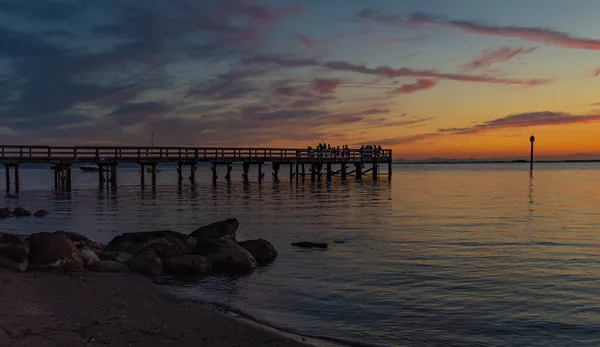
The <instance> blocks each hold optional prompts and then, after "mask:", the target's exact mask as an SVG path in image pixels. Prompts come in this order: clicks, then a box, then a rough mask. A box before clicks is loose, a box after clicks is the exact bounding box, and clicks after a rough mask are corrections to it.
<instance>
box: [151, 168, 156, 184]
mask: <svg viewBox="0 0 600 347" xmlns="http://www.w3.org/2000/svg"><path fill="white" fill-rule="evenodd" d="M151 168H152V186H153V187H156V163H152V166H151Z"/></svg>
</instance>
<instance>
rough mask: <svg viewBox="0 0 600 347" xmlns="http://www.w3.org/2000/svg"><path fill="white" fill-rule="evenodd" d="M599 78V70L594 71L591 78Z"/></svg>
mask: <svg viewBox="0 0 600 347" xmlns="http://www.w3.org/2000/svg"><path fill="white" fill-rule="evenodd" d="M598 76H600V68H597V69H596V71H594V75H593V76H592V77H598Z"/></svg>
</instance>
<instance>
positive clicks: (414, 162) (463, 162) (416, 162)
mask: <svg viewBox="0 0 600 347" xmlns="http://www.w3.org/2000/svg"><path fill="white" fill-rule="evenodd" d="M533 162H534V163H556V164H561V163H600V159H594V160H575V159H570V160H534V161H533ZM392 164H409V165H418V164H429V165H431V164H529V160H457V161H452V160H445V161H393V162H392Z"/></svg>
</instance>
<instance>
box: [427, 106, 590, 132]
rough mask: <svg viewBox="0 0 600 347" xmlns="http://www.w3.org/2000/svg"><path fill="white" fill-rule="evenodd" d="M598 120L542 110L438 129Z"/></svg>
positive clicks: (472, 128) (493, 127) (472, 130)
mask: <svg viewBox="0 0 600 347" xmlns="http://www.w3.org/2000/svg"><path fill="white" fill-rule="evenodd" d="M597 121H600V115H572V114H569V113H564V112H551V111H541V112H530V113H519V114H513V115H508V116H505V117H502V118H497V119H493V120H490V121H487V122H485V123H482V124H477V125H474V126H472V127H467V128H447V129H439V130H438V131H439V132H441V133H447V134H458V135H461V134H473V133H477V132H481V131H489V130H498V129H506V128H527V127H536V126H547V125H564V124H575V123H590V122H597Z"/></svg>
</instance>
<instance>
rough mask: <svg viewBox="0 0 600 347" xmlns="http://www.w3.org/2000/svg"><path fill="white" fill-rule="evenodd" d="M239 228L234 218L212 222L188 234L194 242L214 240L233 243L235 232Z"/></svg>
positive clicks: (238, 223)
mask: <svg viewBox="0 0 600 347" xmlns="http://www.w3.org/2000/svg"><path fill="white" fill-rule="evenodd" d="M239 227H240V222H238V220H237V219H235V218H229V219H225V220H222V221H219V222H214V223H211V224H209V225H205V226H203V227H201V228H198V229H196V230H194V231H192V233H191V234H190V236H191V237H193V238H195V239H196V240H199V239H214V240H232V241H235V232H236V231H237V230H238V228H239Z"/></svg>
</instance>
